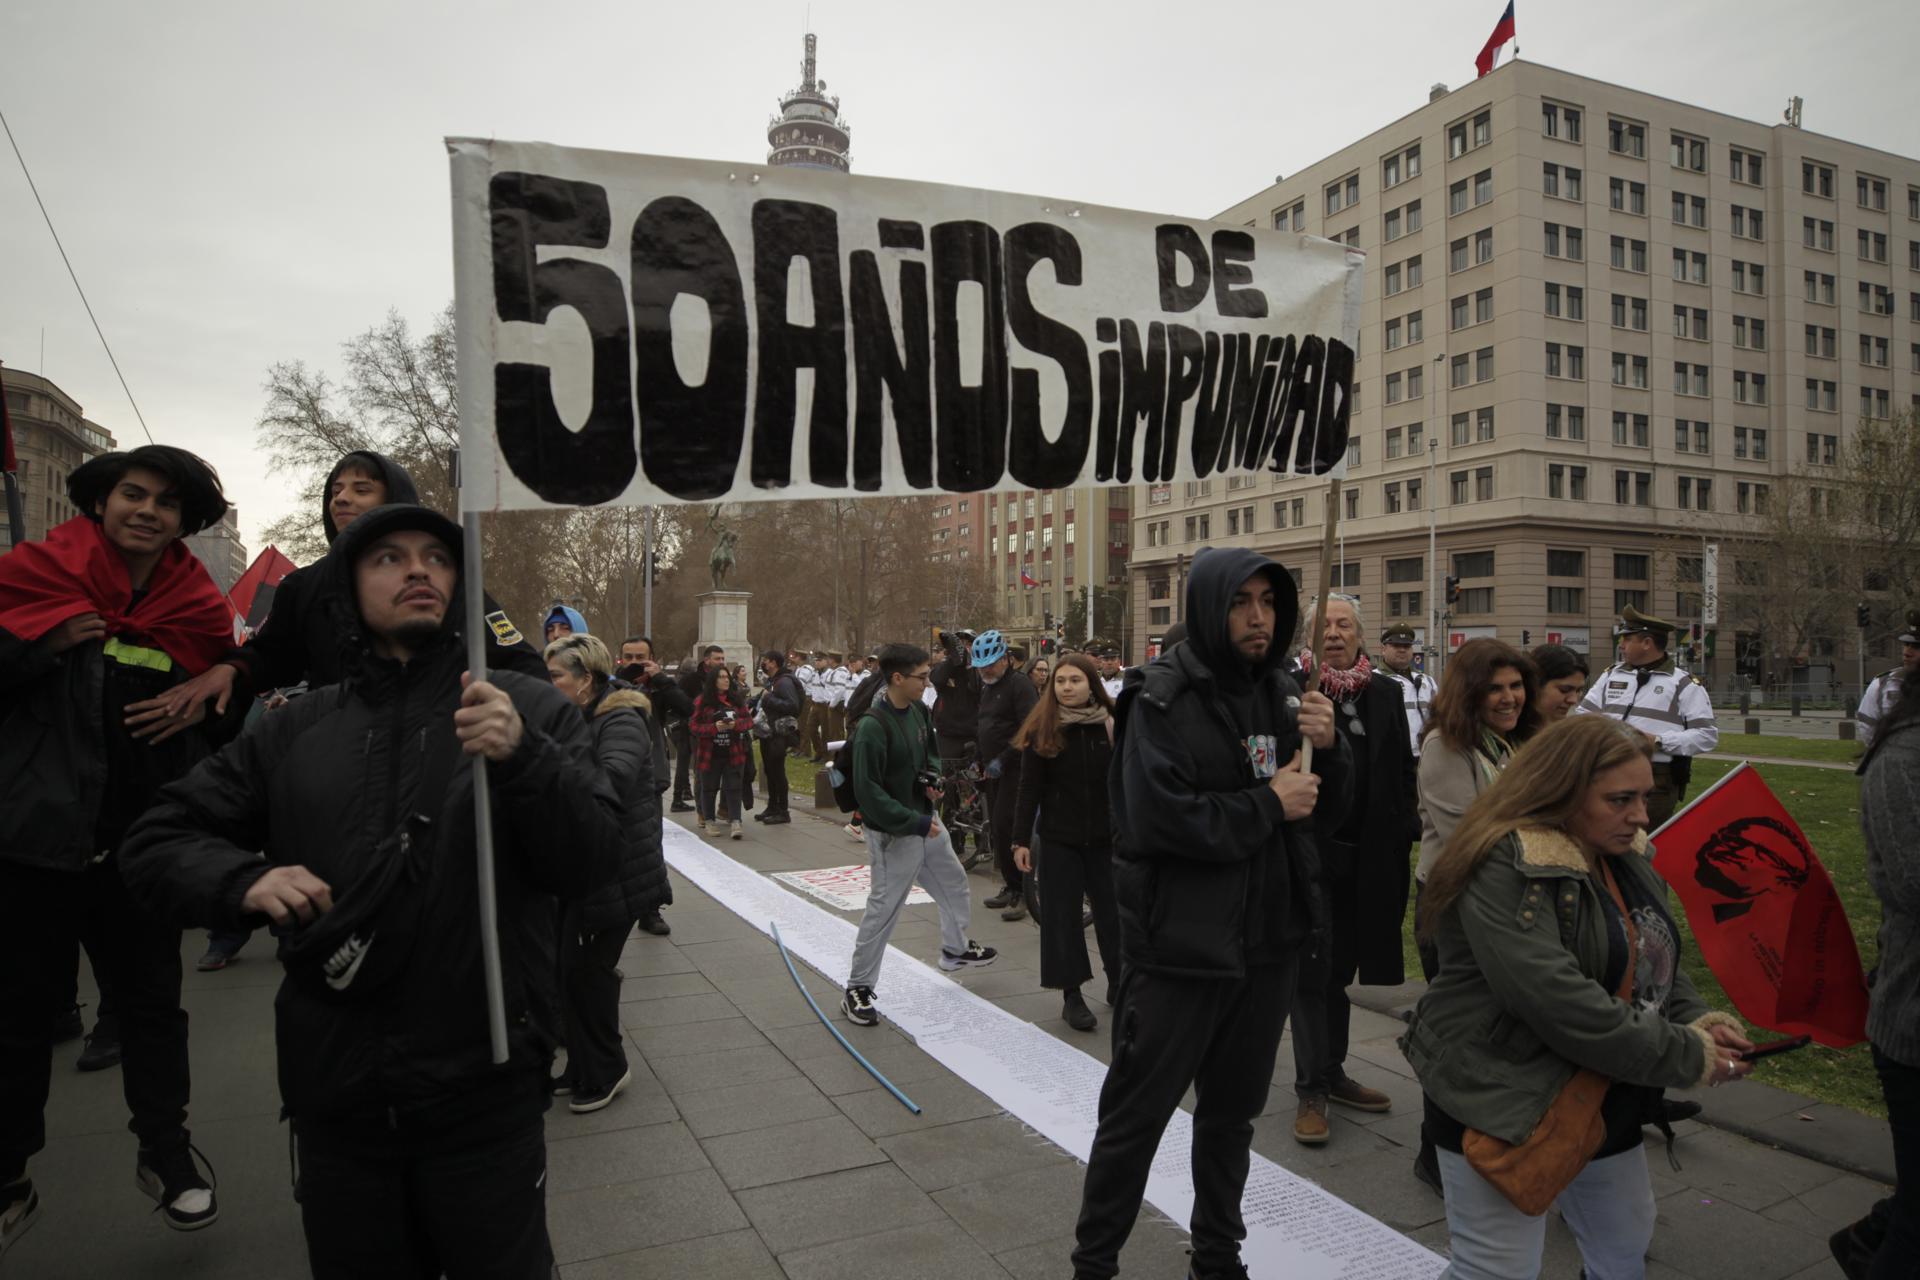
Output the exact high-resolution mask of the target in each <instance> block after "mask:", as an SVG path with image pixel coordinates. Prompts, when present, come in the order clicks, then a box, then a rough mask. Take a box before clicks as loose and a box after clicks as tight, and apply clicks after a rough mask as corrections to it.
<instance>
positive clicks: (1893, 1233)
mask: <svg viewBox="0 0 1920 1280" xmlns="http://www.w3.org/2000/svg"><path fill="white" fill-rule="evenodd" d="M1873 1065H1874V1068H1875V1069H1876V1070H1877V1071H1879V1073H1880V1088H1881V1091H1882V1092H1883V1093H1884V1094H1885V1095H1886V1099H1887V1124H1888V1127H1890V1128H1891V1129H1892V1130H1893V1173H1894V1178H1895V1182H1894V1187H1893V1203H1892V1206H1891V1209H1892V1212H1891V1213H1890V1214H1889V1215H1888V1219H1887V1238H1886V1239H1885V1240H1884V1241H1883V1242H1882V1243H1881V1245H1880V1252H1879V1253H1877V1254H1875V1255H1874V1258H1873V1269H1872V1270H1870V1271H1868V1272H1867V1277H1868V1280H1914V1277H1916V1276H1920V1067H1915V1066H1909V1065H1908V1064H1907V1063H1904V1062H1895V1061H1894V1060H1893V1059H1892V1058H1889V1057H1888V1056H1887V1055H1886V1054H1884V1053H1881V1052H1880V1050H1879V1048H1878V1047H1875V1049H1874V1051H1873Z"/></svg>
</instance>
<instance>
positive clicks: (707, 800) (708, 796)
mask: <svg viewBox="0 0 1920 1280" xmlns="http://www.w3.org/2000/svg"><path fill="white" fill-rule="evenodd" d="M699 780H700V794H699V797H698V800H697V802H696V803H697V807H698V810H699V814H700V821H702V822H712V821H714V820H715V819H718V820H719V821H722V822H739V821H741V819H742V818H743V817H744V816H745V815H744V814H742V813H741V812H740V770H738V769H736V768H734V767H733V766H732V765H730V764H723V765H721V766H720V767H719V768H717V769H708V770H706V771H705V772H703V773H701V774H700V775H699Z"/></svg>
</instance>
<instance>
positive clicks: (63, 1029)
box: [53, 1005, 87, 1044]
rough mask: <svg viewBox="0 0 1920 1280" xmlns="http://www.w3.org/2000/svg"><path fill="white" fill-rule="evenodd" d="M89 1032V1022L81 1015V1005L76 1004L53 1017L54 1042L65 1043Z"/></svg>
mask: <svg viewBox="0 0 1920 1280" xmlns="http://www.w3.org/2000/svg"><path fill="white" fill-rule="evenodd" d="M86 1032H87V1023H86V1020H85V1019H84V1018H82V1017H81V1016H80V1006H79V1005H75V1006H73V1008H71V1009H69V1010H67V1011H66V1012H65V1013H61V1014H56V1015H55V1016H54V1019H53V1042H54V1043H55V1044H65V1043H66V1042H67V1041H69V1040H78V1039H79V1038H80V1037H81V1036H83V1035H85V1034H86Z"/></svg>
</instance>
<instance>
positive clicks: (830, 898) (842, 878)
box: [773, 863, 933, 911]
mask: <svg viewBox="0 0 1920 1280" xmlns="http://www.w3.org/2000/svg"><path fill="white" fill-rule="evenodd" d="M773 878H774V879H775V880H778V881H779V882H780V883H781V884H790V885H792V886H793V887H794V888H796V889H798V890H800V892H802V893H804V894H806V895H807V896H808V897H811V898H818V899H819V900H820V901H822V902H824V903H826V904H827V905H828V906H830V907H832V908H833V909H834V910H835V911H865V910H866V909H867V897H868V895H870V894H871V893H872V892H873V871H872V869H871V868H870V867H868V866H867V865H866V864H865V863H861V864H859V865H857V866H852V867H817V868H815V869H814V870H812V871H776V872H774V873H773ZM932 901H933V895H932V894H930V893H928V892H927V891H926V890H925V889H922V888H921V887H920V886H919V885H917V884H916V885H914V886H913V888H911V889H909V890H907V905H908V906H910V907H917V906H920V905H921V904H923V903H928V902H932Z"/></svg>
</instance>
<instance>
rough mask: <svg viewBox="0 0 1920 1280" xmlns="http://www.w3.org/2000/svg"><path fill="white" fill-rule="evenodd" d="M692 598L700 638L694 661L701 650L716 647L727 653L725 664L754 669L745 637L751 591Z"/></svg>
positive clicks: (706, 593)
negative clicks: (697, 611) (697, 608)
mask: <svg viewBox="0 0 1920 1280" xmlns="http://www.w3.org/2000/svg"><path fill="white" fill-rule="evenodd" d="M694 599H696V600H698V601H699V602H700V630H699V637H700V638H699V642H698V647H696V648H695V649H694V652H693V656H694V660H695V661H698V660H699V657H700V651H701V650H702V649H705V648H706V647H707V646H708V645H710V644H717V645H719V646H720V647H721V648H722V649H725V650H726V651H727V662H728V664H729V665H731V664H733V663H736V662H741V663H745V664H746V667H747V670H749V671H752V670H753V669H754V668H755V667H757V666H758V665H759V663H758V659H757V655H756V654H755V653H754V652H753V642H752V641H751V640H749V639H748V637H747V601H749V600H751V599H753V592H751V591H702V592H701V593H700V594H699V595H697V596H695V597H694Z"/></svg>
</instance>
